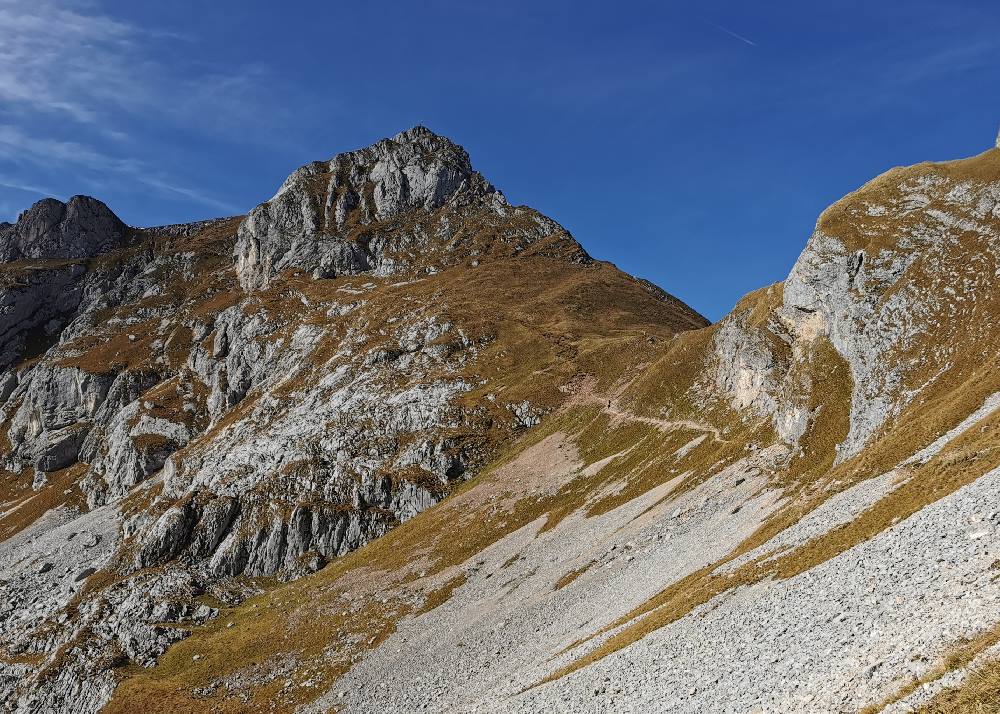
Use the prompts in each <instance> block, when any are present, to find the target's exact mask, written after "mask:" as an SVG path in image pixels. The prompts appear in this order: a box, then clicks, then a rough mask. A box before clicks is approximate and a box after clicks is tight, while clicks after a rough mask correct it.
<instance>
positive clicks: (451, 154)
mask: <svg viewBox="0 0 1000 714" xmlns="http://www.w3.org/2000/svg"><path fill="white" fill-rule="evenodd" d="M303 184H305V186H306V187H307V188H309V189H313V190H319V192H320V193H321V194H322V196H321V197H322V198H325V199H326V200H325V208H326V209H327V211H330V210H332V211H333V212H334V215H333V219H334V221H335V223H336V224H337V225H338V227H343V224H344V222H345V221H346V218H347V215H348V213H349V212H350V211H351V210H352V209H355V208H358V207H359V206H361V205H362V204H363V203H364V202H365V199H367V198H370V199H371V201H372V205H370V206H364V208H367V209H368V212H369V215H367V216H366V217H365V220H367V221H372V220H387V219H390V218H394V217H396V216H398V215H400V214H403V213H406V212H407V211H410V210H413V209H416V208H423V209H425V210H432V209H434V208H437V207H439V206H441V205H443V204H444V203H447V202H448V200H449V199H451V198H453V197H454V196H455V195H456V194H457V193H459V192H460V191H463V190H464V191H467V192H469V193H472V194H478V195H489V194H498V195H499V192H498V191H497V190H496V189H495V188H494V187H493V186H491V185H490V184H489V182H488V181H486V180H485V179H484V178H483V177H482V176H481V175H480V174H478V173H477V172H476V171H474V170H473V168H472V162H471V161H470V160H469V154H468V153H467V152H466V151H465V149H463V148H462V147H461V146H459V145H458V144H456V143H454V142H453V141H451V140H450V139H448V138H446V137H443V136H440V135H438V134H435V133H434V132H432V131H431V130H430V129H427V128H426V127H423V126H416V127H413V128H412V129H408V130H407V131H404V132H400V133H399V134H397V135H396V136H394V137H392V138H391V139H382V140H381V141H379V142H377V143H375V144H373V145H372V146H369V147H366V148H364V149H358V150H357V151H348V152H345V153H342V154H337V155H336V156H334V157H333V158H332V159H330V160H329V161H315V162H313V163H311V164H307V165H306V166H303V167H302V168H300V169H298V170H297V171H295V172H293V173H292V175H291V176H289V177H288V179H286V180H285V182H284V184H282V186H281V189H279V191H278V194H277V195H276V196H275V198H278V197H280V196H281V195H282V194H284V193H286V192H288V191H297V190H300V189H301V188H302V187H303ZM273 200H274V199H272V201H273Z"/></svg>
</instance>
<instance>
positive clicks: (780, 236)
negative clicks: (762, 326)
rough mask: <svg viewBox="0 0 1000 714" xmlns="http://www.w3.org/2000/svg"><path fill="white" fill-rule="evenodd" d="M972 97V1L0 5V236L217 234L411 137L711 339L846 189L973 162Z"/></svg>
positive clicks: (989, 21) (772, 277)
mask: <svg viewBox="0 0 1000 714" xmlns="http://www.w3.org/2000/svg"><path fill="white" fill-rule="evenodd" d="M279 5H282V6H283V7H279ZM998 90H1000V5H998V4H997V3H996V2H995V0H994V2H961V1H958V2H954V1H949V2H899V1H896V0H882V1H881V2H871V1H870V0H869V1H867V2H851V1H847V0H843V1H839V2H808V3H803V2H784V1H779V2H767V3H763V2H745V1H744V2H714V1H713V0H703V1H702V2H697V3H689V2H614V3H611V2H604V3H593V2H586V1H584V0H575V1H569V0H567V1H565V2H563V1H552V2H543V1H541V0H535V1H534V2H520V1H517V0H508V1H506V2H476V1H475V0H464V1H461V2H460V1H457V0H456V1H451V0H447V1H445V0H437V1H435V0H429V1H427V2H421V3H417V2H412V3H402V2H399V3H388V2H381V3H376V2H355V3H346V2H335V3H334V2H305V1H303V2H292V3H274V2H256V1H254V0H242V1H241V2H235V1H230V0H216V1H215V2H212V3H204V2H183V1H175V2H168V3H146V2H134V1H130V2H117V1H110V0H108V1H100V0H79V1H71V0H66V1H62V2H58V1H55V0H0V220H4V219H5V220H11V219H12V218H13V217H14V216H16V214H17V213H18V211H19V210H21V209H23V208H25V207H27V206H28V205H30V204H31V203H32V202H34V201H35V200H37V198H39V197H40V196H41V195H54V196H57V197H60V198H66V197H68V196H70V195H72V194H75V193H87V194H91V195H94V196H97V197H99V198H101V199H102V200H104V201H106V202H107V203H108V204H109V205H110V206H111V207H112V208H113V209H114V210H115V211H116V212H117V213H118V214H119V215H120V216H121V217H122V218H123V219H124V220H126V221H127V222H129V223H132V224H134V225H155V224H160V223H167V222H179V221H187V220H193V219H196V218H206V217H210V216H216V215H228V214H234V213H242V212H245V211H246V210H248V209H249V208H251V207H252V206H254V205H255V204H257V203H258V202H260V201H262V200H265V199H266V198H268V197H269V196H270V195H271V194H272V193H273V192H274V190H275V189H276V188H277V186H278V185H279V184H280V183H281V181H282V179H283V178H284V177H285V176H286V175H287V174H288V173H289V172H291V171H292V170H293V169H294V168H296V167H297V166H299V165H301V164H303V163H305V162H307V161H310V160H314V159H321V158H328V157H330V156H332V155H333V154H335V153H337V152H339V151H343V150H348V149H352V148H357V147H360V146H364V145H367V144H370V143H372V142H373V141H375V140H377V139H379V138H381V137H383V136H388V135H392V134H394V133H396V132H398V131H400V130H402V129H404V128H408V127H410V126H412V125H414V124H418V123H421V124H425V125H427V126H429V127H430V128H432V129H433V130H435V131H437V132H439V133H443V134H446V135H448V136H450V137H451V138H453V139H454V140H456V141H457V142H459V143H461V144H462V145H464V146H465V147H466V148H467V149H468V150H469V152H470V153H471V155H472V158H473V163H474V164H475V165H476V167H477V168H479V170H480V171H482V172H483V173H484V174H485V175H486V176H487V177H488V178H489V179H490V180H491V181H493V183H494V184H496V185H497V186H498V187H499V188H501V189H502V190H503V191H504V192H505V193H506V194H507V196H508V198H509V199H510V200H511V201H512V202H514V203H525V204H528V205H531V206H533V207H535V208H538V209H539V210H541V211H543V212H544V213H546V214H548V215H550V216H551V217H553V218H555V219H556V220H558V221H560V222H561V223H562V224H563V225H565V226H566V227H567V228H569V229H570V230H571V231H572V232H573V233H574V235H575V236H576V237H577V238H578V239H579V240H580V241H581V242H582V243H583V244H584V246H585V247H586V248H587V249H588V250H589V251H590V252H591V253H592V254H593V255H594V256H596V257H599V258H603V259H607V260H611V261H613V262H615V263H616V264H617V265H618V266H619V267H621V268H622V269H624V270H627V271H629V272H632V273H634V274H637V275H640V276H642V277H645V278H648V279H650V280H652V281H654V282H656V283H657V284H659V285H661V286H662V287H664V288H665V289H666V290H668V291H669V292H671V293H673V294H675V295H677V296H678V297H680V298H682V299H683V300H685V301H687V302H688V303H690V304H691V305H692V306H694V307H695V308H696V309H698V310H700V311H702V312H703V313H704V314H706V315H707V316H708V317H710V318H712V319H717V318H719V317H721V316H722V315H723V314H725V312H727V311H728V310H729V309H730V307H731V306H732V305H733V304H734V303H735V301H736V300H737V299H738V298H739V297H740V296H741V295H743V294H744V293H746V292H748V291H749V290H752V289H754V288H757V287H760V286H762V285H766V284H768V283H771V282H774V281H777V280H781V279H782V278H783V277H784V276H785V275H786V274H787V271H788V269H789V267H790V266H791V264H792V262H793V261H794V259H795V257H796V256H797V255H798V253H799V251H800V250H801V248H802V246H803V245H804V243H805V241H806V239H807V237H808V235H809V232H810V230H811V228H812V226H813V224H814V222H815V219H816V216H817V215H818V214H819V212H820V211H821V210H822V209H823V208H824V207H826V206H827V205H828V204H829V203H831V202H832V201H834V200H836V199H837V198H838V197H840V196H842V195H843V194H845V193H847V192H849V191H851V190H853V189H855V188H857V187H858V186H859V185H861V184H862V183H863V182H864V181H866V180H867V179H868V178H871V177H872V176H874V175H876V174H878V173H880V172H882V171H884V170H885V169H888V168H890V167H891V166H894V165H899V164H908V163H915V162H918V161H922V160H939V159H949V158H957V157H961V156H967V155H972V154H975V153H978V152H980V151H982V150H984V149H986V148H987V147H989V146H990V145H992V143H993V139H994V137H995V136H996V131H997V127H998V125H1000V91H998Z"/></svg>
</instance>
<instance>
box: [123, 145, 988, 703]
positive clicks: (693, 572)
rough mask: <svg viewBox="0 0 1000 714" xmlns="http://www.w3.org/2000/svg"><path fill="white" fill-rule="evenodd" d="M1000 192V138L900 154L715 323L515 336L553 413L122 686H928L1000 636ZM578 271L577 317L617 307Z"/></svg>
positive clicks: (186, 694) (131, 699) (895, 695)
mask: <svg viewBox="0 0 1000 714" xmlns="http://www.w3.org/2000/svg"><path fill="white" fill-rule="evenodd" d="M998 190H1000V151H998V150H990V151H988V152H986V153H984V154H982V155H981V156H978V157H973V158H971V159H966V160H962V161H956V162H949V163H944V164H921V165H919V166H915V167H910V168H905V169H895V170H893V171H891V172H889V173H888V174H886V175H884V176H882V177H879V178H877V179H875V180H874V181H873V182H871V183H869V184H867V185H866V186H865V187H863V188H862V189H860V190H859V191H857V192H855V193H854V194H851V195H849V196H847V197H846V198H845V199H843V200H842V201H840V202H838V203H837V204H835V205H834V206H832V207H831V208H830V209H828V210H827V211H826V212H825V213H824V214H823V215H822V216H821V217H820V220H819V221H818V223H817V226H816V230H815V232H814V234H813V236H812V237H811V238H810V239H809V241H808V243H807V246H806V248H805V250H804V252H803V253H802V255H801V256H800V258H799V260H798V261H797V262H796V264H795V267H794V268H793V270H792V273H791V275H790V276H789V278H788V280H787V281H785V283H783V284H778V285H773V286H770V287H768V288H764V289H762V290H759V291H757V292H755V293H752V294H750V295H748V296H747V297H746V298H744V299H743V300H742V301H741V302H740V303H739V304H738V305H737V306H736V308H734V310H733V312H732V313H731V314H730V315H728V316H727V317H726V318H724V319H723V320H722V321H720V322H719V323H718V324H716V325H712V326H708V327H705V328H703V329H694V330H684V331H679V332H676V333H675V334H666V333H664V332H663V331H660V330H656V329H654V328H653V327H652V325H651V324H648V323H646V324H642V326H641V327H640V328H639V329H634V328H628V329H617V327H612V323H608V322H606V323H605V324H604V325H603V326H600V329H595V330H594V331H591V332H587V333H584V332H581V333H574V336H572V337H570V336H568V335H563V336H561V337H559V338H558V339H556V340H555V342H554V343H553V344H556V345H558V347H557V349H558V353H559V360H556V361H554V362H552V363H550V364H549V366H546V367H544V368H539V367H537V364H538V363H537V362H536V359H537V358H536V356H534V355H533V350H531V349H525V348H523V347H521V348H518V349H517V354H518V358H519V359H520V360H521V361H525V362H530V363H531V365H532V366H531V367H530V368H528V369H527V370H526V371H523V372H521V373H519V374H518V375H517V376H518V379H517V380H515V381H509V382H505V383H504V386H505V387H506V388H505V389H503V390H501V389H499V388H496V389H494V388H493V387H491V388H490V392H489V393H488V394H487V400H488V401H489V394H493V395H494V397H495V398H497V399H506V400H509V405H508V410H509V411H511V413H514V414H518V413H520V411H519V410H520V407H519V406H518V405H519V403H520V399H519V398H510V396H509V394H510V393H509V391H508V390H509V389H510V388H512V387H513V385H514V384H515V383H519V384H524V383H529V382H530V383H533V384H536V385H540V384H542V383H546V384H551V385H554V389H555V392H556V393H557V394H558V395H560V396H559V397H558V398H554V399H553V400H552V401H551V402H549V404H550V405H551V406H550V407H549V408H548V410H547V411H545V413H543V414H540V419H539V422H538V423H537V424H536V425H535V426H534V427H532V429H530V430H529V431H527V432H526V433H524V434H523V435H522V436H520V437H519V438H518V439H517V441H516V442H514V443H513V444H512V445H511V446H510V447H509V448H507V449H505V450H504V451H502V452H501V453H499V454H498V455H497V456H496V457H495V458H494V459H493V460H492V461H490V462H489V463H488V465H487V466H486V467H485V468H482V469H477V471H478V475H477V476H476V477H475V478H474V479H473V480H471V482H470V483H468V484H466V485H465V486H463V487H462V488H461V489H459V490H457V491H456V492H454V493H453V494H452V495H451V496H450V497H449V498H447V499H445V500H444V501H443V502H441V503H439V504H437V505H435V506H434V507H431V508H428V509H427V510H425V511H423V512H421V513H419V514H418V515H416V516H414V517H413V518H411V519H409V520H408V521H407V522H406V523H403V524H402V525H400V526H399V527H397V528H395V529H393V530H391V531H388V532H387V533H386V534H385V535H383V536H382V537H380V538H378V539H375V540H374V541H372V542H371V543H369V544H367V545H366V546H364V547H362V548H361V549H359V550H356V551H352V552H351V553H348V554H346V555H344V556H343V557H340V558H337V559H336V560H335V561H333V562H332V563H331V564H330V565H328V566H327V567H326V568H324V569H323V570H321V571H319V572H317V573H315V574H313V575H310V576H309V577H306V578H301V579H298V580H295V581H293V582H290V583H287V584H283V585H280V586H276V587H274V588H273V589H269V590H268V591H267V592H265V593H263V594H262V595H261V596H260V597H257V598H254V599H253V600H252V601H248V602H245V603H243V604H239V605H235V606H232V607H223V608H221V613H220V616H219V617H217V618H215V619H213V620H210V621H208V622H207V624H206V626H205V627H204V629H203V630H200V631H198V632H197V633H195V634H193V635H192V636H191V637H189V638H187V639H185V640H183V641H181V642H178V643H177V644H175V645H173V646H172V647H171V648H170V649H169V651H168V652H167V653H166V654H165V655H164V656H163V657H162V659H160V660H159V662H158V664H157V665H156V667H154V668H153V669H152V670H151V671H149V672H140V673H138V674H135V675H133V676H131V677H129V678H128V679H127V680H126V681H125V682H124V683H123V684H121V685H120V686H119V688H118V689H117V690H116V692H115V695H114V697H113V698H112V700H111V703H110V705H109V711H112V712H116V711H121V712H126V711H130V710H134V709H136V708H140V707H141V708H144V709H149V710H152V711H157V710H160V711H168V710H171V709H174V710H175V709H178V708H182V709H190V710H193V711H203V710H204V711H210V710H220V709H221V710H225V709H227V708H230V709H239V710H242V711H273V710H278V711H296V712H319V711H329V710H332V709H337V710H346V711H358V712H367V711H400V712H402V711H416V710H430V711H449V712H450V711H468V712H480V711H512V710H513V711H524V712H535V711H581V712H588V711H593V712H598V711H664V712H666V711H682V712H699V711H734V712H737V711H738V712H744V711H781V712H785V711H802V712H812V711H833V712H856V711H858V710H860V709H862V708H864V707H870V709H869V711H880V710H883V709H884V710H885V711H908V710H910V709H909V708H910V707H915V706H919V705H921V704H922V703H926V701H927V700H928V698H930V697H931V696H933V695H934V692H935V691H936V690H937V689H940V688H942V687H944V686H946V684H947V683H948V682H951V683H953V682H954V681H955V677H957V676H958V675H959V673H960V672H961V671H962V668H963V667H964V666H965V665H964V663H967V662H972V661H976V658H977V657H980V658H982V657H987V658H989V657H991V656H992V657H995V656H996V645H995V644H994V643H996V642H997V639H998V637H1000V634H998V633H1000V584H998V583H997V579H996V577H995V567H996V566H995V563H996V561H997V558H998V556H1000V552H998V549H997V540H996V534H997V532H998V528H1000V521H998V517H997V514H996V512H995V511H996V509H995V508H994V507H993V506H992V505H991V504H992V503H993V501H994V500H995V499H994V495H995V492H996V488H997V484H998V473H1000V470H998V469H1000V451H998V450H997V448H996V444H997V442H998V440H1000V409H998V407H1000V374H998V373H997V370H996V369H995V365H996V363H997V359H998V357H1000V335H998V334H997V332H996V330H995V325H996V320H997V315H1000V292H998V291H997V289H996V287H997V286H996V276H997V275H998V274H1000V273H998V271H1000V255H998V250H1000V212H998V208H997V205H998V204H997V191H998ZM525 252H528V251H525ZM499 264H503V260H501V261H500V263H499ZM574 265H575V264H574ZM482 267H484V266H480V268H477V270H480V269H482ZM449 274H450V275H454V276H456V278H461V279H462V280H465V279H471V278H470V276H472V275H475V273H474V272H473V271H472V270H471V268H466V267H456V268H449V269H447V270H443V271H442V272H441V274H440V276H439V277H437V278H435V280H437V279H441V278H442V277H443V276H445V275H449ZM391 279H392V280H399V278H397V277H393V278H391ZM525 283H531V284H535V285H538V284H546V283H545V282H544V281H537V280H524V279H523V278H522V279H521V280H518V281H511V282H510V284H511V285H518V286H523V285H524V284H525ZM480 285H481V284H480ZM477 289H478V286H477ZM519 289H523V288H519ZM446 294H449V293H448V292H447V291H446V292H442V293H440V295H441V296H442V297H443V296H444V295H446ZM567 294H573V295H574V296H575V297H574V300H573V306H574V309H570V310H569V311H568V312H567V313H562V314H575V310H576V309H580V308H584V309H583V313H584V314H587V315H589V316H592V317H594V318H599V319H604V320H610V319H611V317H610V316H611V315H612V314H613V313H614V311H615V310H619V309H621V308H622V304H621V303H619V302H618V301H617V300H612V301H604V300H602V299H601V298H600V297H599V295H600V293H599V292H594V291H592V289H591V288H586V289H580V288H573V289H572V290H570V291H567ZM490 300H492V296H489V298H488V299H484V302H489V301H490ZM449 302H450V301H449ZM633 304H634V303H633ZM450 307H454V308H455V314H456V315H457V305H454V306H452V305H450ZM633 309H634V308H633ZM449 312H451V310H450V311H449ZM556 312H558V311H556ZM533 314H534V315H535V316H538V315H551V314H554V312H553V311H552V307H551V306H548V307H544V308H542V307H539V308H538V309H536V310H535V311H534V312H533ZM633 314H634V313H633ZM622 317H623V316H622V315H621V314H620V313H619V314H617V315H616V316H615V317H614V320H615V323H614V324H617V320H619V319H622ZM453 321H454V323H455V324H459V321H458V319H457V318H455V319H453ZM379 324H382V323H379ZM552 327H553V325H552V324H549V325H546V326H545V327H544V328H543V330H545V331H547V330H550V329H552ZM396 349H397V348H395V347H394V348H393V350H392V351H393V352H395V351H396ZM478 359H480V360H485V361H486V362H485V363H497V362H502V357H501V356H500V354H499V353H493V354H491V355H487V354H485V353H482V352H481V353H480V356H479V358H478ZM568 363H572V365H573V370H572V372H567V371H563V372H560V373H558V374H556V373H554V372H553V370H555V369H556V365H557V364H568ZM550 379H551V381H549V380H550ZM469 382H470V384H473V383H474V382H475V380H469ZM475 393H476V390H475V389H472V390H470V392H468V393H467V394H468V395H473V394H475ZM553 396H554V395H553ZM490 403H491V404H492V403H494V402H490ZM533 403H537V401H536V402H532V401H531V400H529V404H533ZM532 421H533V420H532ZM230 622H231V623H233V625H232V627H229V626H228V623H230ZM195 657H197V658H198V659H197V660H195V659H194V658H195ZM193 662H197V664H192V663H193ZM261 663H266V664H264V665H262V664H261ZM942 675H944V676H942ZM918 685H919V686H918ZM945 710H947V709H945Z"/></svg>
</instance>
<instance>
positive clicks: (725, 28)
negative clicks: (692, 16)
mask: <svg viewBox="0 0 1000 714" xmlns="http://www.w3.org/2000/svg"><path fill="white" fill-rule="evenodd" d="M710 24H711V25H712V27H714V28H715V29H717V30H722V31H723V32H725V33H726V34H727V35H729V36H730V37H735V38H736V39H737V40H739V41H740V42H746V43H747V44H748V45H750V46H751V47H756V46H757V43H756V42H754V41H753V40H748V39H747V38H746V37H744V36H743V35H740V34H738V33H736V32H733V31H732V30H730V29H729V28H728V27H723V26H722V25H717V24H716V23H714V22H713V23H710Z"/></svg>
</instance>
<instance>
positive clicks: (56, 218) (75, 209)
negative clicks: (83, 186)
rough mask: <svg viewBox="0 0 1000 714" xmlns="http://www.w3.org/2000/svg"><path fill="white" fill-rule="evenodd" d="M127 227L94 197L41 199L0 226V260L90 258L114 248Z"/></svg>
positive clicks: (119, 242) (118, 244) (121, 239)
mask: <svg viewBox="0 0 1000 714" xmlns="http://www.w3.org/2000/svg"><path fill="white" fill-rule="evenodd" d="M126 231H127V227H126V226H125V224H124V223H122V222H121V221H120V220H119V219H118V217H117V216H116V215H115V214H114V213H112V212H111V209H109V208H108V207H107V206H105V205H104V204H103V203H101V202H100V201H98V200H97V199H96V198H91V197H89V196H73V198H71V199H70V200H69V201H68V202H66V203H63V202H62V201H58V200H56V199H54V198H44V199H42V200H41V201H39V202H38V203H36V204H35V205H34V206H32V207H31V208H29V209H28V210H27V211H25V212H24V213H22V214H21V215H20V216H18V219H17V223H15V224H13V225H11V224H9V223H8V224H4V225H0V262H9V261H11V260H17V259H19V258H61V259H74V258H91V257H94V256H96V255H101V254H102V253H106V252H107V251H109V250H112V249H114V248H117V247H118V246H120V245H121V244H122V241H123V240H124V239H125V235H126Z"/></svg>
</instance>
